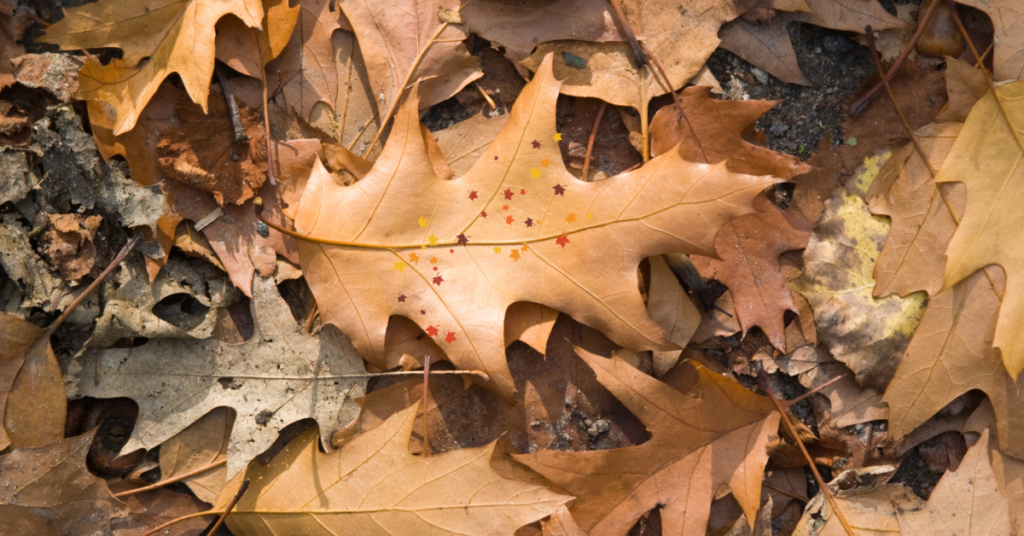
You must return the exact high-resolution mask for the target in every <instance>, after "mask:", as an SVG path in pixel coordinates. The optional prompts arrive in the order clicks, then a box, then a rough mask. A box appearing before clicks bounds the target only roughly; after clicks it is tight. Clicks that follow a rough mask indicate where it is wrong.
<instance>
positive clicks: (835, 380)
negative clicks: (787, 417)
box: [783, 372, 850, 408]
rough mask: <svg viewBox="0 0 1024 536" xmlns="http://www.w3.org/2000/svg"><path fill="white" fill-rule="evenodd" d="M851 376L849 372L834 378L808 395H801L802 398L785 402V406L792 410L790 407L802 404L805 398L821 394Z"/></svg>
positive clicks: (808, 392)
mask: <svg viewBox="0 0 1024 536" xmlns="http://www.w3.org/2000/svg"><path fill="white" fill-rule="evenodd" d="M849 375H850V373H849V372H847V373H845V374H840V375H839V376H836V377H835V378H832V379H831V380H829V381H827V382H825V383H823V384H821V385H819V386H817V387H815V388H814V389H811V390H810V391H807V392H806V393H804V394H802V395H800V396H798V397H796V398H793V399H791V400H785V401H783V405H785V406H786V407H787V408H790V407H792V406H793V404H796V403H797V402H801V401H803V400H804V399H805V398H810V397H811V395H815V394H818V392H820V391H821V390H822V389H824V388H826V387H828V386H829V385H832V384H833V383H836V382H837V381H839V380H841V379H843V378H845V377H847V376H849Z"/></svg>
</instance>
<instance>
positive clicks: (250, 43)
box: [214, 0, 300, 80]
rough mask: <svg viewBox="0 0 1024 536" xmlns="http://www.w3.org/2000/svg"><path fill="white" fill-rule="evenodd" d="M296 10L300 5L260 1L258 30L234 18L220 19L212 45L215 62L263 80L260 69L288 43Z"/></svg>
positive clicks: (276, 1)
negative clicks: (260, 23)
mask: <svg viewBox="0 0 1024 536" xmlns="http://www.w3.org/2000/svg"><path fill="white" fill-rule="evenodd" d="M299 11H300V6H295V7H290V6H289V5H288V2H286V1H285V0H263V24H262V26H261V27H260V28H250V27H248V26H246V25H245V23H243V22H242V21H241V19H238V18H235V17H225V18H223V19H221V20H220V22H218V23H217V40H216V41H215V43H214V46H215V47H216V51H217V59H218V60H220V61H222V62H224V64H225V65H227V66H228V67H231V68H232V69H234V70H236V71H238V72H240V73H242V74H244V75H246V76H251V77H252V78H257V79H259V80H263V78H264V76H263V73H264V70H263V66H264V65H266V64H267V63H270V61H271V60H273V59H274V58H276V57H277V56H278V55H279V54H281V52H282V51H283V50H284V48H285V46H286V45H287V44H288V43H289V42H290V40H291V37H292V34H293V33H294V30H295V23H296V21H297V20H298V18H299Z"/></svg>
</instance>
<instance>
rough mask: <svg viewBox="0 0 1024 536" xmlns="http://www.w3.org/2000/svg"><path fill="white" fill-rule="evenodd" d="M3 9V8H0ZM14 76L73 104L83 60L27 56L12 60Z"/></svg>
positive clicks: (24, 82) (37, 55)
mask: <svg viewBox="0 0 1024 536" xmlns="http://www.w3.org/2000/svg"><path fill="white" fill-rule="evenodd" d="M0 9H2V8H0ZM12 63H13V64H14V76H15V78H16V79H17V82H18V83H19V84H21V85H23V86H28V87H33V88H42V89H45V90H46V91H48V92H49V93H50V94H51V95H53V96H54V97H57V99H58V100H60V101H61V102H71V100H72V99H74V96H75V93H76V92H77V91H78V69H79V68H80V67H81V66H82V62H81V60H78V59H77V58H75V57H74V56H69V55H67V54H55V53H53V52H46V53H43V54H25V55H24V56H18V57H16V58H14V59H13V60H12Z"/></svg>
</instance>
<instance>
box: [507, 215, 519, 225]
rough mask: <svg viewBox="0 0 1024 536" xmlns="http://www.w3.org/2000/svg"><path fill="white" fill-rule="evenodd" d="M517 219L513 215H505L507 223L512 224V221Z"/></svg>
mask: <svg viewBox="0 0 1024 536" xmlns="http://www.w3.org/2000/svg"><path fill="white" fill-rule="evenodd" d="M514 221H516V220H514V219H512V216H505V223H507V224H509V225H512V222H514Z"/></svg>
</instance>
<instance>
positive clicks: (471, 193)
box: [469, 190, 480, 201]
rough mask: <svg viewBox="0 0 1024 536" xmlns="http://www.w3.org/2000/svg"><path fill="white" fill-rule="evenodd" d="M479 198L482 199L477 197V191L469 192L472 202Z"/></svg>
mask: <svg viewBox="0 0 1024 536" xmlns="http://www.w3.org/2000/svg"><path fill="white" fill-rule="evenodd" d="M477 197H480V196H478V195H476V190H472V191H471V192H469V200H470V201H472V200H474V199H476V198H477Z"/></svg>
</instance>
